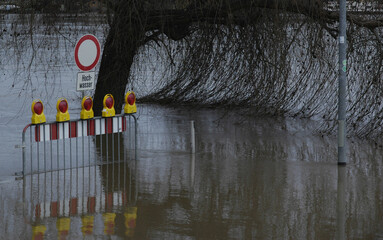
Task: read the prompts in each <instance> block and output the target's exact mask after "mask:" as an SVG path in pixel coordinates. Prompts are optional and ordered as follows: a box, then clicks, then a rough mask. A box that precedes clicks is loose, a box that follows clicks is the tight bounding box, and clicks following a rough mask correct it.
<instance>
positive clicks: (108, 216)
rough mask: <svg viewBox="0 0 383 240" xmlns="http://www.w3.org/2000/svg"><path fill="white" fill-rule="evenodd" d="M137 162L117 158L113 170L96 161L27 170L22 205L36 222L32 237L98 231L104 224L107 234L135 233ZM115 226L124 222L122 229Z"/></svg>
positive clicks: (71, 234)
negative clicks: (82, 165)
mask: <svg viewBox="0 0 383 240" xmlns="http://www.w3.org/2000/svg"><path fill="white" fill-rule="evenodd" d="M136 164H137V163H136V161H130V162H128V164H125V163H124V164H119V163H115V165H116V167H115V168H112V167H109V171H110V172H109V174H106V173H105V172H104V171H103V170H105V169H106V168H104V169H102V168H100V167H98V166H92V167H89V169H86V168H83V169H80V170H79V169H70V170H60V171H52V172H46V173H40V174H33V175H26V176H25V177H24V178H23V186H24V193H23V198H24V201H23V202H24V203H25V204H24V205H23V206H24V209H23V210H24V216H25V219H27V221H28V222H29V223H30V224H31V225H32V236H33V239H44V236H45V235H47V236H48V235H49V236H51V238H52V237H54V236H55V235H57V238H58V239H65V238H71V236H79V235H83V236H89V235H93V234H97V233H95V229H102V233H103V234H105V235H116V234H123V236H133V235H134V229H135V226H136V219H137V207H136V205H137V204H136V202H137V197H138V195H137V194H138V191H137V190H138V189H137V186H136V181H135V180H134V179H135V176H136ZM118 165H121V168H120V169H119V168H118ZM117 176H118V177H117ZM107 182H108V184H106V183H107ZM118 221H119V223H118ZM52 223H55V224H52ZM73 226H76V227H73ZM117 226H119V228H121V226H122V231H120V232H119V233H118V232H117V230H116V227H117ZM99 233H100V232H99Z"/></svg>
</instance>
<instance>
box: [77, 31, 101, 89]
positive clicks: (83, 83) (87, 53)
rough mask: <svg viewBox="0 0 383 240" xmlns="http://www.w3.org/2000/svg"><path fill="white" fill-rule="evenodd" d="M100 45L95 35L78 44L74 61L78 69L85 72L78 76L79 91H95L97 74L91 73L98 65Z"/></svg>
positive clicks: (85, 37)
mask: <svg viewBox="0 0 383 240" xmlns="http://www.w3.org/2000/svg"><path fill="white" fill-rule="evenodd" d="M100 49H101V48H100V43H99V41H98V40H97V38H96V37H95V36H93V35H90V34H88V35H85V36H82V37H81V38H80V40H79V41H78V42H77V44H76V47H75V50H74V59H75V62H76V65H77V67H78V68H79V69H80V70H82V71H83V72H79V73H78V74H77V87H76V90H77V91H85V90H93V89H94V82H95V81H94V79H95V73H94V72H89V71H90V70H92V69H93V68H94V67H95V66H96V65H97V63H98V61H99V59H100V55H101V50H100Z"/></svg>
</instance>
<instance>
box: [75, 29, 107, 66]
mask: <svg viewBox="0 0 383 240" xmlns="http://www.w3.org/2000/svg"><path fill="white" fill-rule="evenodd" d="M85 40H91V41H92V42H94V44H95V45H96V48H97V55H96V59H95V60H94V61H93V63H92V64H91V65H89V66H84V65H82V64H81V63H80V60H79V59H78V50H79V49H80V46H81V44H82V43H83V42H84V41H85ZM100 55H101V47H100V43H99V42H98V40H97V38H96V37H95V36H93V35H91V34H88V35H85V36H82V37H81V38H80V40H79V41H78V42H77V44H76V48H75V49H74V60H75V61H76V64H77V67H78V68H80V69H81V70H82V71H84V72H86V71H89V70H92V69H93V68H94V67H95V66H96V64H97V63H98V60H99V59H100Z"/></svg>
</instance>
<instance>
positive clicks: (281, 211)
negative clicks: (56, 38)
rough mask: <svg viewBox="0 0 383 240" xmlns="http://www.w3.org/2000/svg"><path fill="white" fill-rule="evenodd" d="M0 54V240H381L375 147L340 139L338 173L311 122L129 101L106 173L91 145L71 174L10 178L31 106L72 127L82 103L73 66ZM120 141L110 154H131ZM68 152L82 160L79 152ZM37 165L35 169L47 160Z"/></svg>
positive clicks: (380, 176) (328, 139)
mask: <svg viewBox="0 0 383 240" xmlns="http://www.w3.org/2000/svg"><path fill="white" fill-rule="evenodd" d="M3 27H4V26H3ZM9 27H10V26H7V25H5V28H7V29H8V28H9ZM63 34H66V33H63ZM94 34H95V35H97V33H94ZM36 41H39V38H37V40H36ZM47 41H49V39H48V40H47ZM73 42H75V41H72V42H70V43H68V46H66V49H72V48H73V47H74V46H73ZM1 43H2V44H4V42H1ZM55 49H56V50H55V51H57V49H60V47H58V48H55ZM44 51H45V52H44ZM47 51H48V52H49V51H52V50H49V49H45V50H42V53H41V56H40V55H39V57H40V58H42V59H44V58H43V56H44V54H45V53H46V52H47ZM0 52H1V54H2V55H1V56H2V58H1V64H0V66H1V68H0V69H1V71H2V72H1V73H2V74H0V102H1V103H2V104H0V114H1V115H0V118H1V123H0V132H1V136H0V152H1V155H0V166H1V167H0V239H326V240H327V239H383V173H382V171H383V163H382V155H383V150H382V148H381V146H379V145H375V144H371V143H370V142H368V141H362V140H357V139H349V149H348V164H347V165H346V166H344V167H338V165H337V139H336V136H335V135H334V136H320V135H318V134H315V133H313V132H314V131H313V130H315V129H316V125H317V123H316V122H311V121H301V120H297V119H275V118H270V117H257V116H249V115H246V114H244V111H243V110H241V111H239V110H235V109H230V110H227V109H204V108H196V107H194V108H188V107H183V106H177V107H174V106H159V105H146V104H138V106H137V107H138V112H137V114H136V116H137V119H138V133H137V156H136V157H134V158H129V159H128V160H127V161H123V162H118V163H114V162H113V163H109V164H105V159H109V158H110V156H112V153H111V151H115V148H110V149H109V148H108V149H107V148H103V147H102V144H101V145H100V141H101V138H94V139H92V140H91V141H88V140H86V141H88V142H87V144H89V145H86V147H84V151H86V152H88V151H89V150H92V151H91V154H89V155H85V159H86V161H85V160H80V161H78V160H77V158H76V157H73V159H71V160H70V163H73V164H77V163H80V164H79V165H73V166H72V167H71V168H70V169H61V170H54V171H40V173H34V174H29V175H27V176H25V177H24V178H20V177H17V178H16V177H15V175H14V173H16V172H21V171H22V169H23V161H22V149H21V148H15V145H21V132H22V129H23V128H24V127H25V126H26V125H27V124H29V123H30V118H31V111H30V104H31V103H32V100H33V99H34V98H41V99H42V100H43V102H44V104H45V108H46V109H45V110H44V111H45V113H46V116H47V120H48V121H53V120H54V119H55V112H56V108H55V107H56V101H57V98H58V97H63V96H64V97H67V99H68V102H69V112H70V114H71V119H78V118H79V112H80V107H79V106H80V103H81V98H80V94H79V93H76V92H75V79H76V74H77V69H76V68H75V65H74V61H71V60H66V61H65V62H64V63H62V65H61V66H59V65H58V63H60V59H59V60H56V62H55V69H53V70H52V68H51V67H50V65H49V61H46V62H45V61H42V60H41V61H42V62H43V63H44V64H40V65H39V64H37V65H36V66H32V70H31V71H29V73H30V74H31V75H25V72H24V71H25V69H23V66H27V65H28V59H27V60H25V61H26V62H25V63H24V64H16V61H15V60H14V59H12V58H11V57H10V56H12V53H13V50H12V49H6V48H2V49H1V50H0ZM21 52H23V51H21ZM58 52H59V53H61V54H62V56H58V58H60V57H61V58H64V59H70V58H71V57H70V56H73V51H69V52H68V51H63V52H60V51H58ZM55 53H56V52H55ZM58 55H59V54H58ZM22 59H23V58H21V61H22ZM46 63H48V64H46ZM42 65H43V67H42ZM58 68H59V69H58ZM25 79H29V80H30V81H31V83H33V84H31V85H30V87H29V88H27V89H24V87H25V85H24V80H25ZM138 89H139V88H138ZM136 93H137V96H138V98H139V96H140V92H139V91H136ZM190 121H194V123H195V138H196V139H195V143H196V153H195V154H191V138H190V136H191V127H190V125H191V123H190ZM104 139H105V138H104ZM56 141H57V140H56ZM72 141H73V142H71V143H70V145H71V146H72V145H73V146H74V145H76V144H75V143H74V142H75V140H74V139H72ZM102 141H104V143H105V141H106V139H105V140H102ZM129 141H130V140H126V139H125V140H122V141H121V142H118V143H119V144H118V146H119V147H120V148H121V149H125V150H127V151H128V152H129V151H131V150H132V149H131V148H130V147H129ZM52 142H53V141H52ZM79 142H80V143H79V145H81V142H82V138H80V140H79ZM49 144H50V143H49ZM49 144H48V146H50V145H49ZM55 144H56V143H55V142H54V143H53V149H54V148H55V147H56V145H55ZM81 146H82V145H81ZM40 148H42V144H40ZM48 149H49V147H48ZM76 149H78V148H77V147H76ZM67 150H68V148H67ZM106 150H108V154H109V158H108V156H107V153H106ZM49 151H50V152H55V150H53V151H51V150H48V152H49ZM60 151H61V150H60ZM57 152H59V150H58V151H57ZM40 153H41V152H40ZM28 154H29V152H28V151H27V152H26V155H27V156H26V157H27V159H30V158H29V155H28ZM34 154H36V151H35V152H34ZM71 154H73V155H78V156H79V159H81V158H82V152H81V149H80V151H79V152H76V151H75V150H73V152H71ZM58 155H60V153H59V154H58ZM64 155H65V154H64ZM116 155H118V154H116ZM71 156H72V155H71ZM53 158H54V159H53V160H54V161H57V159H59V158H57V156H54V157H53ZM75 159H76V160H75ZM103 159H104V160H103ZM40 160H41V162H39V164H42V165H40V166H39V167H38V169H43V167H42V166H44V162H45V161H46V162H48V163H49V162H50V161H51V160H52V159H50V158H49V157H47V158H46V159H42V158H41V159H40ZM67 160H68V158H67ZM72 160H73V161H72ZM63 161H64V159H63V157H61V158H60V160H59V161H58V163H57V166H59V165H62V164H65V163H64V162H63ZM86 162H88V163H89V164H86ZM27 164H30V162H28V161H27ZM33 164H35V165H36V164H37V162H36V161H35V162H34V163H33ZM33 164H30V165H32V167H35V165H33ZM48 166H49V165H48ZM52 166H53V164H52ZM40 167H41V168H40ZM31 172H33V171H31Z"/></svg>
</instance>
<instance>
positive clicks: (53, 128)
mask: <svg viewBox="0 0 383 240" xmlns="http://www.w3.org/2000/svg"><path fill="white" fill-rule="evenodd" d="M50 129H51V140H57V139H58V135H59V134H58V131H57V123H52V124H51V125H50Z"/></svg>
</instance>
